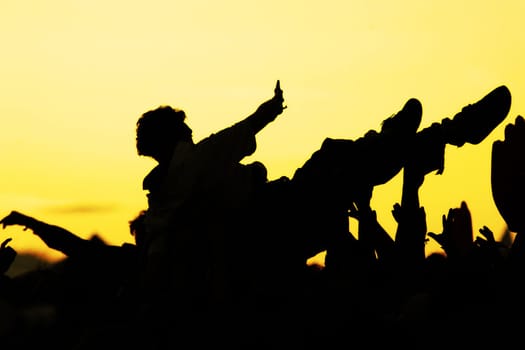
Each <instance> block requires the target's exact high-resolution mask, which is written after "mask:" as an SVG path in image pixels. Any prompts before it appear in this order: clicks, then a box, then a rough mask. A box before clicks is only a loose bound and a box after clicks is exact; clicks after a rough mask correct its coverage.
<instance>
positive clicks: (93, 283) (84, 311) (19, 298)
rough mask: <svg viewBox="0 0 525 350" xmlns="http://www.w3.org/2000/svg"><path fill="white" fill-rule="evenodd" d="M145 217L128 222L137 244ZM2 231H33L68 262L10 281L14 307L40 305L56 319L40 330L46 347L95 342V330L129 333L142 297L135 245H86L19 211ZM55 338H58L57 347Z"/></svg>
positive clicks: (95, 240) (87, 242)
mask: <svg viewBox="0 0 525 350" xmlns="http://www.w3.org/2000/svg"><path fill="white" fill-rule="evenodd" d="M143 215H144V211H141V212H140V213H139V214H138V215H137V216H136V217H134V218H133V219H132V220H130V221H129V228H130V233H131V234H132V235H133V236H134V238H135V242H136V243H140V242H141V239H142V237H143V223H142V221H143ZM0 225H2V227H3V228H5V227H7V226H12V225H19V226H23V227H24V230H27V229H30V230H31V231H33V233H34V234H35V235H37V236H38V237H39V238H41V239H42V241H44V243H46V245H48V246H49V247H50V248H52V249H55V250H57V251H60V252H62V253H64V254H65V256H66V257H65V258H64V259H63V260H61V261H59V262H57V263H54V264H51V265H50V266H49V267H46V268H42V269H37V270H34V271H28V272H26V273H24V274H22V275H19V276H16V277H14V278H12V279H11V289H12V290H14V291H16V293H12V295H11V298H10V301H11V302H13V303H14V304H17V305H18V304H20V305H22V306H25V305H37V306H38V305H40V306H42V307H46V308H51V310H50V311H49V312H51V311H52V312H53V313H55V314H56V315H55V316H54V317H55V318H54V321H53V322H54V324H53V325H52V327H51V328H49V329H47V330H45V329H44V330H41V331H42V332H43V335H42V338H41V339H40V341H41V343H42V344H43V343H46V342H47V341H51V342H52V344H53V346H55V347H58V348H60V347H61V346H67V345H66V344H67V343H69V342H80V340H81V339H82V338H85V341H87V340H88V339H89V340H90V341H93V339H90V337H93V338H94V337H95V335H90V331H94V332H95V330H96V332H95V334H98V333H99V332H102V331H104V330H105V328H106V327H109V328H112V329H113V328H115V327H116V326H117V325H118V326H119V327H122V328H125V329H127V328H128V327H131V325H133V323H132V318H133V317H135V316H136V313H137V309H138V308H139V292H140V291H139V290H138V287H139V285H138V276H139V267H140V265H139V251H138V248H137V246H136V244H131V243H123V244H122V245H120V246H118V245H108V244H106V243H104V242H103V241H102V240H101V239H100V238H98V237H96V236H94V237H92V238H91V239H83V238H81V237H79V236H77V235H76V234H74V233H72V232H70V231H68V230H66V229H64V228H62V227H60V226H56V225H51V224H48V223H45V222H43V221H40V220H37V219H35V218H33V217H31V216H27V215H25V214H22V213H20V212H18V211H12V212H10V213H9V214H8V215H7V216H5V217H4V218H2V220H0ZM26 323H27V322H26ZM26 327H27V326H26ZM36 331H37V330H35V332H36ZM35 334H36V333H35ZM44 335H45V337H44ZM54 337H57V338H56V339H55V341H53V339H54ZM96 337H98V335H97V336H96ZM121 342H123V340H121Z"/></svg>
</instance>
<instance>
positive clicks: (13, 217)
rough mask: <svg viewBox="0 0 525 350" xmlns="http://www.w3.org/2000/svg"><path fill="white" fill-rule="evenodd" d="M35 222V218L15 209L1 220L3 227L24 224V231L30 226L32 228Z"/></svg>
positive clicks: (0, 223)
mask: <svg viewBox="0 0 525 350" xmlns="http://www.w3.org/2000/svg"><path fill="white" fill-rule="evenodd" d="M34 222H35V219H33V218H32V217H30V216H27V215H24V214H22V213H19V212H17V211H15V210H13V211H11V212H10V213H9V214H8V215H6V216H5V217H4V218H3V219H2V220H0V225H2V228H6V227H7V226H12V225H20V226H24V231H25V230H27V229H28V228H32V227H31V226H32V224H33V223H34Z"/></svg>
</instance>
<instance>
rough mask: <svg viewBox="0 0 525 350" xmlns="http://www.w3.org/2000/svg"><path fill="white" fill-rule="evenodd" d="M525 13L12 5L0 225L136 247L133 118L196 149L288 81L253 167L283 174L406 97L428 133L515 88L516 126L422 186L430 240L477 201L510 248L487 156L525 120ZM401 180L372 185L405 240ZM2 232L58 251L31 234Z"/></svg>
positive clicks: (313, 5) (280, 4)
mask: <svg viewBox="0 0 525 350" xmlns="http://www.w3.org/2000/svg"><path fill="white" fill-rule="evenodd" d="M524 13H525V2H523V1H521V0H515V1H498V2H495V1H485V2H480V1H471V0H465V1H452V0H440V1H408V0H404V1H389V0H359V1H354V0H344V1H343V0H339V1H336V0H326V1H310V0H293V1H289V0H267V1H250V0H248V1H247V0H242V1H241V0H223V1H202V0H192V1H184V2H183V1H167V0H165V1H161V0H149V1H129V0H128V1H121V0H118V1H100V0H90V1H80V0H77V1H72V0H67V1H66V0H49V1H37V0H33V1H30V0H20V1H14V0H7V1H3V2H2V5H1V11H0V33H1V37H2V40H1V43H2V58H1V61H0V62H1V63H2V64H1V65H0V76H1V79H0V93H1V94H0V96H1V103H0V115H1V116H2V125H1V127H0V144H1V150H2V151H1V152H0V160H1V163H2V171H1V172H0V183H1V187H0V215H2V216H3V215H7V214H8V213H9V212H10V211H11V210H19V211H21V212H23V213H25V214H28V215H31V216H34V217H36V218H38V219H40V220H43V221H46V222H49V223H53V224H56V225H59V226H62V227H64V228H66V229H68V230H70V231H72V232H75V233H77V234H78V235H80V236H82V237H84V238H88V237H89V236H90V235H91V234H93V233H97V234H99V235H100V236H101V237H102V238H103V239H105V240H106V241H107V242H108V243H110V244H121V243H123V242H132V237H131V236H130V234H129V231H128V221H129V220H130V219H131V218H132V217H133V216H134V215H135V214H136V213H138V211H139V210H141V209H143V208H145V207H146V197H145V193H144V192H143V191H142V188H141V184H142V178H143V177H144V176H145V175H146V173H147V172H148V171H149V170H150V168H151V167H153V166H154V165H155V164H154V162H153V161H151V160H149V159H147V158H141V157H138V156H137V154H136V150H135V122H136V120H137V118H138V117H139V116H140V114H142V113H143V112H145V111H146V110H149V109H152V108H155V107H157V106H159V105H161V104H169V105H172V106H174V107H178V108H182V109H184V110H185V111H186V113H187V115H188V119H187V122H188V124H189V125H190V127H191V128H192V129H193V131H194V137H195V140H196V141H198V140H200V139H201V138H203V137H206V136H208V135H209V134H210V133H212V132H215V131H218V130H219V129H221V128H224V127H226V126H229V125H231V124H233V123H234V122H236V121H238V120H240V119H241V118H243V117H245V116H247V115H248V114H250V113H251V112H253V111H254V110H255V108H256V107H257V106H258V105H259V104H260V103H261V102H263V101H264V100H266V99H268V98H270V97H271V96H272V94H273V88H274V85H275V81H276V80H277V79H280V81H281V86H282V88H283V90H284V96H285V99H286V104H287V105H288V109H286V110H285V112H284V113H283V114H282V115H281V116H280V117H279V118H278V119H277V120H276V121H275V122H273V123H272V124H270V125H269V126H268V127H267V128H266V129H264V130H263V131H261V132H260V134H259V135H258V149H257V151H256V152H255V154H254V155H253V156H251V157H250V158H249V159H246V161H251V160H260V161H262V162H263V163H264V164H265V165H266V166H267V168H268V172H269V177H270V178H271V179H273V178H277V177H280V176H282V175H287V176H291V175H292V174H293V171H294V170H295V169H296V168H297V167H299V166H301V165H302V164H303V162H304V161H305V160H306V159H307V158H308V157H309V156H310V154H311V153H312V152H313V151H315V150H316V149H317V148H318V147H319V146H320V144H321V142H322V140H323V139H324V138H325V137H327V136H328V137H334V138H357V137H360V136H362V135H363V134H364V133H365V132H366V131H367V130H369V129H375V130H378V128H379V127H380V124H381V122H382V120H383V119H385V118H386V117H388V116H390V115H391V114H393V113H395V112H397V111H398V110H399V109H400V108H401V107H402V106H403V104H404V103H405V102H406V101H407V100H408V99H409V98H411V97H415V98H418V99H419V100H420V101H421V103H422V104H423V119H422V123H421V128H424V127H426V126H428V125H430V124H431V123H432V122H437V121H440V120H441V119H442V118H445V117H452V116H453V115H454V114H455V113H457V112H459V111H460V110H461V108H462V107H463V106H465V105H466V104H469V103H472V102H476V101H477V100H479V99H480V98H482V97H483V96H484V95H485V94H487V93H488V92H489V91H491V90H492V89H494V88H496V87H497V86H499V85H506V86H507V87H508V88H509V89H510V91H511V93H512V95H513V104H512V107H511V110H510V113H509V115H508V116H507V119H506V120H505V121H504V122H503V123H502V124H501V125H500V126H499V127H498V128H496V129H495V130H494V131H493V132H492V133H491V134H490V135H489V137H488V138H487V139H485V140H484V141H483V142H482V143H481V144H479V145H475V146H474V145H470V144H467V145H465V146H464V147H461V148H456V147H454V146H447V149H446V155H445V171H444V173H443V174H442V175H434V174H429V175H427V177H426V181H425V183H424V184H423V187H422V188H421V191H420V195H421V204H422V205H423V206H424V207H425V209H426V212H427V220H428V229H429V231H434V232H441V230H442V225H441V216H442V215H443V214H446V213H447V212H448V209H449V208H451V207H457V206H459V205H460V203H461V201H462V200H465V201H466V202H467V204H468V206H469V207H470V209H471V213H472V217H473V228H474V233H475V234H476V233H477V232H478V229H479V228H481V227H482V226H483V225H487V226H488V227H490V228H491V229H492V230H493V231H494V232H495V234H496V235H497V236H498V235H499V234H500V233H501V232H503V230H504V228H505V225H504V222H503V221H502V219H501V217H500V216H499V214H498V212H497V210H496V208H495V205H494V203H493V201H492V194H491V189H490V151H491V145H492V142H493V141H494V140H496V139H502V138H503V130H504V125H505V124H506V123H508V122H512V121H514V118H515V117H516V116H517V115H519V114H523V113H525V106H524V102H525V79H524V76H525V75H524V73H525V72H524V71H525V65H524V59H525V37H524V36H523V14H524ZM348 161H349V162H351V159H349V160H348ZM401 185H402V183H401V176H400V175H398V176H397V177H396V178H394V179H393V180H392V181H391V182H389V183H388V184H385V185H382V186H377V187H376V188H375V189H374V196H373V203H372V204H373V206H374V209H376V211H377V213H378V218H379V220H380V222H381V223H382V224H383V225H384V226H385V228H386V229H387V230H388V231H389V232H392V233H393V232H394V230H395V222H394V220H393V218H392V215H391V209H392V206H393V204H394V203H395V202H398V201H399V200H400V194H401ZM356 227H357V225H356V224H355V223H352V222H350V229H351V230H355V229H356ZM0 235H2V236H3V237H5V238H7V237H12V238H13V241H12V243H11V245H12V246H13V247H14V248H15V249H17V250H19V251H23V250H32V251H36V252H40V253H42V254H47V255H48V256H49V257H59V256H60V254H57V253H56V252H53V251H51V250H50V249H49V248H47V247H46V246H45V245H44V244H43V243H42V242H41V241H39V240H38V239H37V238H35V237H34V236H33V235H32V234H31V233H30V232H29V231H27V232H23V231H22V230H21V229H20V228H16V227H9V228H7V229H5V230H2V231H1V232H0ZM429 247H430V248H431V247H432V244H430V246H429Z"/></svg>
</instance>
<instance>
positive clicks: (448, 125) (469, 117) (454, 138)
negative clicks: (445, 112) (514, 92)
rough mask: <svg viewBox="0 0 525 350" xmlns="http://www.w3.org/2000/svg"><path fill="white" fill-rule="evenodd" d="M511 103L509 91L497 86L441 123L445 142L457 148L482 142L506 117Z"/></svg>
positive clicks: (503, 86) (504, 87)
mask: <svg viewBox="0 0 525 350" xmlns="http://www.w3.org/2000/svg"><path fill="white" fill-rule="evenodd" d="M511 102H512V98H511V94H510V91H509V89H508V88H507V87H506V86H505V85H502V86H499V87H497V88H495V89H494V90H492V91H491V92H490V93H488V94H487V95H486V96H485V97H483V98H482V99H481V100H479V101H478V102H476V103H473V104H469V105H467V106H465V107H463V109H462V110H461V112H459V113H457V114H456V115H455V116H454V117H453V118H452V119H448V118H445V119H443V120H442V121H441V124H442V126H443V135H444V138H445V142H446V143H448V144H451V145H455V146H458V147H461V146H463V144H465V143H466V142H467V143H471V144H473V145H476V144H478V143H480V142H481V141H483V140H484V139H485V138H486V137H487V136H488V135H489V134H490V133H491V132H492V130H494V129H495V128H496V127H497V126H498V125H499V124H500V123H501V122H502V121H503V120H504V119H505V117H506V116H507V114H508V113H509V110H510V105H511Z"/></svg>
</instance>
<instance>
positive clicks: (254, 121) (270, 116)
mask: <svg viewBox="0 0 525 350" xmlns="http://www.w3.org/2000/svg"><path fill="white" fill-rule="evenodd" d="M283 102H284V98H283V90H282V89H281V83H280V81H279V80H277V83H276V84H275V89H274V96H273V97H272V98H271V99H269V100H268V101H266V102H263V103H262V104H261V105H260V106H259V107H258V108H257V110H256V111H255V112H254V113H253V114H251V115H250V116H248V117H247V118H246V121H247V122H249V123H250V125H251V126H252V128H253V130H254V132H255V133H258V132H259V131H261V130H262V129H263V128H264V127H265V126H266V125H268V124H269V123H270V122H272V121H274V120H275V118H277V116H278V115H279V114H281V113H282V112H283V110H284V109H285V108H286V106H283Z"/></svg>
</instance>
